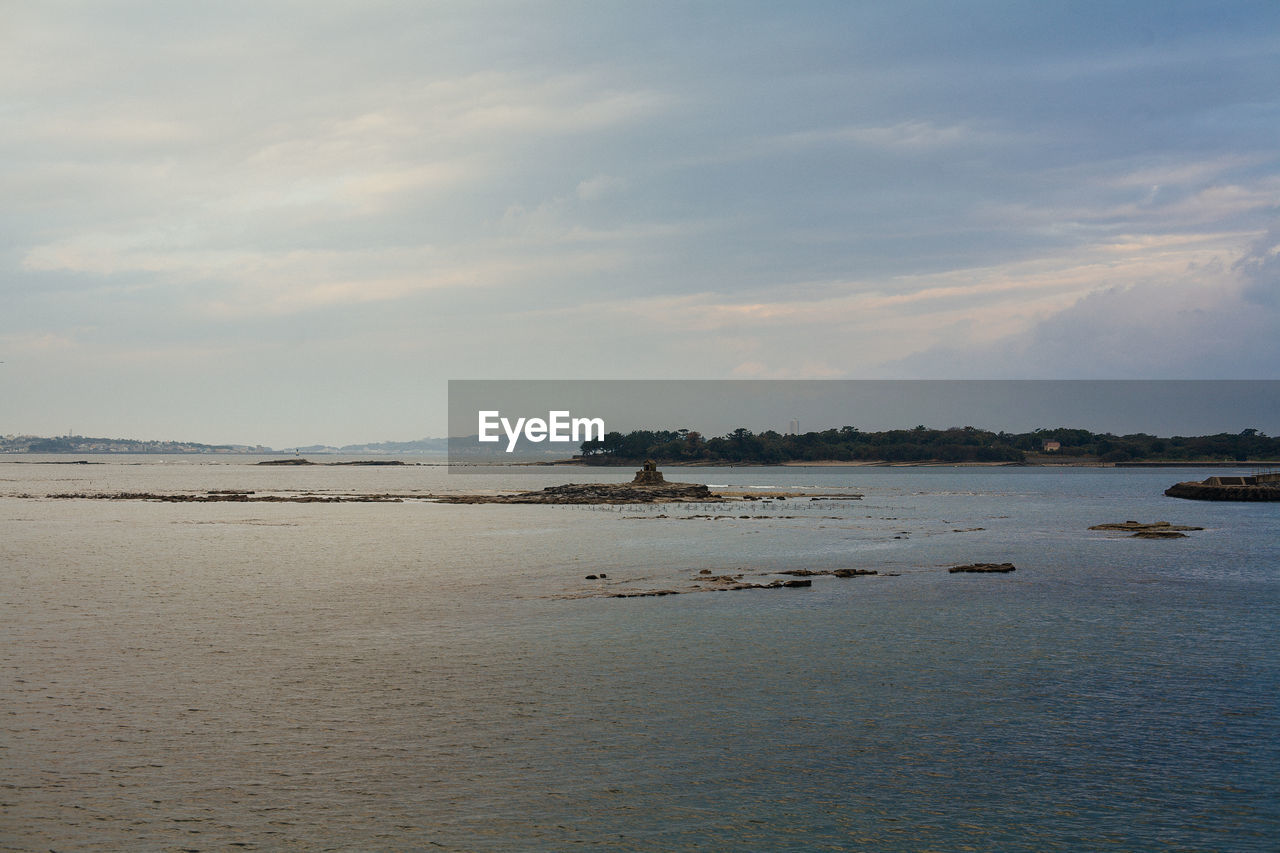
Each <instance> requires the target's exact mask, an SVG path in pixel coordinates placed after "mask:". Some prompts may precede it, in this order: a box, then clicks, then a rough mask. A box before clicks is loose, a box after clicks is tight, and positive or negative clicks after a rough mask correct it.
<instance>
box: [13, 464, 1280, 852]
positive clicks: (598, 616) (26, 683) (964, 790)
mask: <svg viewBox="0 0 1280 853" xmlns="http://www.w3.org/2000/svg"><path fill="white" fill-rule="evenodd" d="M76 459H79V460H82V461H85V462H89V463H92V464H55V463H65V462H67V461H71V460H76ZM261 459H262V457H249V456H246V457H236V456H225V457H224V456H189V457H153V456H119V457H117V456H85V457H52V456H50V457H39V456H9V457H3V458H0V685H2V691H3V692H2V693H0V699H2V702H0V714H2V715H3V716H2V719H3V723H2V724H0V850H6V851H41V853H44V851H57V852H58V853H66V851H103V850H121V851H152V850H154V851H226V850H307V851H310V850H332V851H400V850H404V851H409V850H450V851H562V850H571V849H591V850H618V851H675V850H712V851H729V850H751V851H821V850H855V851H863V850H865V851H1089V850H1108V851H1274V850H1277V849H1280V709H1278V707H1277V698H1278V697H1280V631H1278V630H1277V629H1278V627H1280V618H1278V617H1280V607H1278V605H1280V536H1278V535H1277V533H1278V532H1280V504H1276V503H1209V502H1197V501H1185V500H1179V499H1175V498H1168V497H1165V496H1164V495H1163V491H1164V489H1165V488H1167V487H1168V486H1169V485H1172V484H1173V483H1174V482H1178V481H1182V480H1199V479H1203V478H1204V477H1207V476H1210V475H1211V474H1228V473H1246V474H1247V473H1250V471H1249V470H1248V469H1241V470H1239V471H1232V470H1222V469H1214V470H1206V469H1194V468H1164V469H1122V468H1082V467H994V468H993V467H895V468H881V467H803V468H802V467H735V468H672V469H667V470H666V472H665V473H666V475H667V478H668V479H669V480H676V481H684V482H702V483H706V484H709V485H711V486H712V487H713V490H715V489H716V488H719V489H735V490H754V491H757V492H761V493H766V494H768V493H774V494H776V495H784V494H785V495H787V497H785V498H782V497H775V498H772V499H766V500H760V501H753V502H745V503H732V504H730V503H723V504H711V505H700V504H674V505H665V506H660V507H652V506H621V507H617V506H614V507H598V506H544V505H493V504H475V505H465V504H442V503H436V502H432V501H431V500H428V499H427V496H429V495H438V494H443V493H465V492H473V491H484V492H487V491H493V490H500V489H536V488H541V487H543V486H548V485H556V484H561V483H568V482H622V481H625V480H628V479H629V478H630V476H631V473H632V472H631V471H629V470H623V469H601V468H575V467H570V466H554V467H545V466H544V467H513V468H510V469H502V470H500V471H487V472H484V473H480V472H470V473H457V472H450V471H449V470H447V469H446V468H445V467H442V466H440V465H435V464H419V463H420V459H419V460H415V459H414V458H412V457H404V461H406V462H407V463H409V464H405V465H402V466H386V467H382V466H334V465H308V466H262V465H258V464H256V463H257V462H258V461H260V460H261ZM315 461H318V462H320V461H336V460H334V459H331V458H327V457H315ZM213 490H244V491H253V492H255V494H258V495H267V494H280V495H294V496H297V495H304V494H305V495H317V496H336V495H354V494H396V495H401V496H403V497H404V499H403V500H401V501H399V502H379V503H355V502H352V503H321V502H310V503H297V502H273V503H266V502H263V503H248V502H217V503H193V502H174V503H168V502H159V501H155V500H95V499H89V498H52V497H48V496H49V495H56V494H105V493H118V492H141V493H151V494H203V493H206V492H209V491H213ZM832 494H839V495H844V496H846V499H842V500H841V499H824V498H822V497H820V496H823V495H832ZM854 494H857V495H861V496H862V497H861V498H860V499H848V496H850V495H854ZM815 497H818V498H819V499H817V500H815V499H814V498H815ZM1126 520H1137V521H1143V522H1153V521H1169V522H1172V523H1174V524H1182V525H1188V526H1193V527H1198V528H1202V529H1198V530H1192V531H1188V532H1187V534H1186V536H1185V537H1184V538H1176V539H1138V538H1133V537H1131V536H1129V535H1127V534H1125V533H1116V532H1106V531H1097V530H1090V529H1089V528H1090V527H1091V526H1093V525H1097V524H1102V523H1108V522H1123V521H1126ZM975 562H988V563H1004V562H1009V563H1012V564H1014V565H1015V566H1016V571H1013V572H1010V573H1004V574H970V573H951V572H949V571H948V569H949V568H950V567H953V566H957V565H961V564H968V563H975ZM838 568H854V569H865V570H874V571H876V572H877V574H875V575H864V576H857V577H836V576H832V575H816V576H813V577H812V585H811V586H809V587H807V588H754V589H743V590H737V591H729V592H715V591H699V590H705V589H706V585H705V583H703V582H702V580H703V579H705V578H706V577H707V575H708V574H711V575H725V574H730V575H735V576H737V575H741V576H742V578H743V580H744V581H746V582H759V583H765V584H767V583H768V582H770V581H771V580H776V579H779V578H786V577H789V576H787V575H779V574H777V573H778V572H782V571H792V570H798V569H807V570H812V571H829V570H834V569H838ZM589 576H594V577H589ZM663 590H668V591H673V592H676V593H679V594H667V595H644V596H635V597H614V596H617V595H621V594H628V595H630V594H632V593H645V592H657V591H663Z"/></svg>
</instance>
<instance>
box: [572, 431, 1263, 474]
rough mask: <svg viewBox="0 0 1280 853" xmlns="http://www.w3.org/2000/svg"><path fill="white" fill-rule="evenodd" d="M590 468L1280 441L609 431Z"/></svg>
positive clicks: (1072, 454) (1102, 451)
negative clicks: (650, 462)
mask: <svg viewBox="0 0 1280 853" xmlns="http://www.w3.org/2000/svg"><path fill="white" fill-rule="evenodd" d="M581 450H582V455H581V459H582V461H583V462H586V463H588V464H599V465H613V464H630V463H634V462H641V461H644V460H646V459H653V460H655V461H657V462H667V463H677V462H684V463H690V462H705V463H716V462H725V463H754V464H760V465H776V464H781V463H783V462H881V461H883V462H1024V461H1026V460H1027V459H1028V457H1032V456H1034V457H1035V458H1037V459H1042V458H1045V457H1062V458H1063V460H1064V461H1072V460H1076V461H1085V460H1096V461H1099V462H1157V461H1160V462H1211V461H1212V462H1231V461H1244V460H1275V459H1280V437H1276V438H1271V437H1268V436H1267V435H1266V434H1265V433H1263V432H1260V431H1259V430H1256V429H1246V430H1244V431H1242V432H1240V433H1219V434H1217V435H1201V436H1172V437H1160V436H1155V435H1147V434H1145V433H1135V434H1133V435H1112V434H1111V433H1094V432H1090V431H1089V430H1085V429H1069V428H1065V427H1062V428H1058V429H1037V430H1033V431H1032V432H1024V433H1009V432H991V431H989V430H984V429H977V428H975V427H971V426H966V427H952V428H950V429H930V428H928V427H925V426H923V425H922V426H917V427H915V428H913V429H898V430H887V431H883V432H864V431H862V430H859V429H857V428H856V427H851V426H845V427H840V428H839V429H828V430H823V431H821V432H807V433H803V434H801V435H783V434H781V433H778V432H774V431H772V430H769V431H766V432H760V433H754V432H752V431H751V430H748V429H743V428H738V429H735V430H733V431H732V432H729V433H726V434H725V435H721V436H715V437H713V438H706V437H704V436H703V435H702V434H701V433H699V432H697V431H695V430H688V429H678V430H634V431H632V432H629V433H626V434H623V433H620V432H610V433H607V434H606V435H605V436H604V438H603V439H601V440H598V441H587V442H584V443H583V444H582V446H581Z"/></svg>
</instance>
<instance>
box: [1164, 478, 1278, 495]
mask: <svg viewBox="0 0 1280 853" xmlns="http://www.w3.org/2000/svg"><path fill="white" fill-rule="evenodd" d="M1164 493H1165V494H1166V495H1168V496H1169V497H1171V498H1186V499H1187V500H1193V501H1280V472H1275V471H1273V472H1270V473H1267V474H1255V475H1253V476H1250V477H1210V478H1209V479H1207V480H1201V481H1200V482H1186V483H1176V484H1174V485H1172V486H1170V487H1169V488H1167V489H1165V490H1164Z"/></svg>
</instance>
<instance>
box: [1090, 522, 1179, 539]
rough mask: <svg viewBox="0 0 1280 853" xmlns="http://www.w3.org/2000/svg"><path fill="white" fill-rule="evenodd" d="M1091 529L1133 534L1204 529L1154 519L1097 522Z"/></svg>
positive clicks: (1150, 537) (1151, 537) (1153, 537)
mask: <svg viewBox="0 0 1280 853" xmlns="http://www.w3.org/2000/svg"><path fill="white" fill-rule="evenodd" d="M1089 529H1090V530H1117V531H1121V532H1125V533H1133V534H1143V533H1155V534H1165V533H1173V532H1176V531H1179V530H1204V528H1203V527H1191V526H1190V525H1186V524H1170V523H1169V522H1167V521H1153V522H1151V523H1149V524H1147V523H1143V522H1141V521H1125V522H1111V523H1109V524H1095V525H1093V526H1092V527H1090V528H1089ZM1146 538H1148V539H1155V538H1160V537H1157V536H1149V537H1146ZM1166 538H1174V537H1166Z"/></svg>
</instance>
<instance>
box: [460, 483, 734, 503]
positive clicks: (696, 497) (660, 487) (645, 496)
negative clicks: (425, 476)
mask: <svg viewBox="0 0 1280 853" xmlns="http://www.w3.org/2000/svg"><path fill="white" fill-rule="evenodd" d="M718 498H719V496H718V495H714V494H712V492H711V490H710V489H708V488H707V487H706V486H704V485H701V484H699V483H661V484H657V485H652V486H648V485H641V486H637V485H635V484H633V483H568V484H566V485H563V486H547V487H546V488H545V489H542V490H540V491H536V492H521V493H520V494H516V495H445V496H442V497H440V498H439V501H440V502H441V503H457V504H480V503H483V504H652V503H676V502H686V501H711V500H717V499H718Z"/></svg>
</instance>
